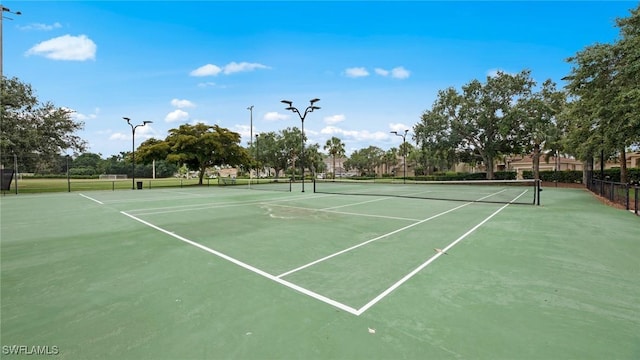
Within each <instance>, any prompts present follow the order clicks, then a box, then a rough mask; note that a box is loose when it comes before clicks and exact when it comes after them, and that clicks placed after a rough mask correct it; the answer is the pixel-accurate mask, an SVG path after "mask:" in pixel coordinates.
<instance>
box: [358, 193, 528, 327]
mask: <svg viewBox="0 0 640 360" xmlns="http://www.w3.org/2000/svg"><path fill="white" fill-rule="evenodd" d="M525 193H526V191H524V192H522V194H520V195H518V196H516V197H515V199H513V200H511V201H510V202H509V203H508V204H505V205H504V206H502V207H501V208H499V209H498V210H496V211H495V212H494V213H493V214H491V215H489V216H488V217H487V218H486V219H484V220H482V221H481V222H480V223H479V224H478V225H476V226H474V227H473V228H471V229H470V230H469V231H467V232H466V233H464V234H462V236H460V237H459V238H457V239H456V240H454V241H453V242H452V243H451V244H449V245H447V247H445V248H444V249H442V252H438V253H436V254H435V255H434V256H432V257H431V258H429V260H427V261H425V262H424V263H423V264H422V265H420V266H418V267H417V268H415V269H414V270H413V271H411V272H410V273H408V274H407V275H405V276H404V277H403V278H402V279H400V280H398V282H396V283H395V284H393V285H391V286H390V287H389V288H388V289H387V290H385V291H383V292H382V293H380V295H378V296H376V297H375V298H373V300H371V301H369V302H368V303H367V304H366V305H364V306H363V307H361V308H360V309H358V310H357V314H356V315H358V316H360V314H362V313H363V312H365V311H367V310H368V309H369V308H370V307H372V306H373V305H375V304H376V303H377V302H378V301H380V300H382V299H383V298H384V297H386V296H387V295H389V294H390V293H391V292H392V291H393V290H395V289H397V288H398V287H399V286H400V285H402V284H404V283H405V282H407V281H408V280H409V279H411V278H412V277H413V276H414V275H415V274H417V273H418V272H420V271H421V270H422V269H424V268H425V267H427V266H428V265H429V264H431V263H432V262H434V261H435V260H436V259H437V258H439V257H440V255H442V254H444V253H446V252H447V250H449V249H451V248H452V247H454V246H455V245H456V244H457V243H459V242H460V241H462V239H464V238H466V237H467V236H469V235H470V234H471V233H472V232H474V231H476V230H477V229H478V228H479V227H480V226H482V225H484V224H485V223H486V222H487V221H489V220H490V219H491V218H492V217H494V216H496V215H497V214H498V213H499V212H501V211H502V210H504V209H505V208H506V207H507V206H509V205H511V204H512V203H513V202H514V201H516V200H517V199H518V198H519V197H521V196H522V195H524V194H525Z"/></svg>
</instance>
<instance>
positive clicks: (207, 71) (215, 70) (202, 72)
mask: <svg viewBox="0 0 640 360" xmlns="http://www.w3.org/2000/svg"><path fill="white" fill-rule="evenodd" d="M221 72H222V69H221V68H220V67H218V66H216V65H213V64H207V65H203V66H200V67H199V68H197V69H195V70H193V71H192V72H190V73H189V75H191V76H216V75H218V74H219V73H221Z"/></svg>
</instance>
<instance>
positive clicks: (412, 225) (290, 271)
mask: <svg viewBox="0 0 640 360" xmlns="http://www.w3.org/2000/svg"><path fill="white" fill-rule="evenodd" d="M469 204H472V203H466V204H462V205H460V206H457V207H455V208H453V209H449V210H447V211H444V212H441V213H439V214H436V215H433V216H431V217H428V218H426V219H422V220H420V221H418V222H415V223H413V224H410V225H407V226H405V227H402V228H400V229H396V230H394V231H392V232H390V233H386V234H383V235H380V236H378V237H376V238H373V239H370V240H367V241H365V242H361V243H360V244H356V245H354V246H352V247H350V248H346V249H344V250H340V251H338V252H336V253H333V254H331V255H327V256H325V257H323V258H320V259H318V260H315V261H312V262H310V263H308V264H305V265H302V266H300V267H297V268H295V269H293V270H289V271H287V272H285V273H282V274H280V275H278V277H279V278H281V277H285V276H287V275H291V274H293V273H294V272H297V271H300V270H302V269H306V268H308V267H309V266H313V265H315V264H317V263H320V262H323V261H325V260H329V259H331V258H333V257H336V256H338V255H341V254H344V253H346V252H348V251H351V250H354V249H357V248H359V247H362V246H365V245H367V244H369V243H372V242H374V241H377V240H380V239H384V238H386V237H388V236H391V235H393V234H396V233H399V232H400V231H404V230H407V229H409V228H412V227H414V226H416V225H420V224H422V223H424V222H427V221H429V220H433V219H435V218H437V217H440V216H442V215H445V214H447V213H450V212H452V211H455V210H458V209H460V208H462V207H465V206H467V205H469Z"/></svg>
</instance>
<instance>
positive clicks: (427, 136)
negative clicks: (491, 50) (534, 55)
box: [414, 70, 532, 179]
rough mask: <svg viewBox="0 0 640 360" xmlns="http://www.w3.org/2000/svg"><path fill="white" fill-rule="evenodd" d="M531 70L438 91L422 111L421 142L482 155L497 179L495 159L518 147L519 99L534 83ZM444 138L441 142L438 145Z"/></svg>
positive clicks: (418, 136) (418, 135) (489, 172)
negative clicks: (517, 102)
mask: <svg viewBox="0 0 640 360" xmlns="http://www.w3.org/2000/svg"><path fill="white" fill-rule="evenodd" d="M529 74H530V72H529V71H528V70H523V71H521V72H520V73H518V74H515V75H511V74H507V73H504V72H498V74H497V75H495V76H488V77H487V81H486V83H484V84H483V83H481V82H480V81H478V80H473V81H471V82H469V83H468V84H466V85H464V86H463V87H462V92H461V93H459V92H458V91H457V90H455V89H454V88H448V89H446V90H441V91H439V92H438V97H437V99H436V101H435V102H434V104H433V106H432V108H431V110H427V111H425V112H424V113H423V115H422V120H421V123H419V124H418V125H417V126H416V128H415V129H414V130H415V134H416V135H415V138H416V139H417V140H418V142H419V143H423V144H430V145H431V148H432V149H434V150H436V149H437V150H442V149H447V150H448V151H456V152H457V153H459V154H460V153H468V154H472V155H473V156H475V157H478V158H479V159H482V161H483V162H484V165H485V167H486V170H487V179H493V161H494V159H495V158H496V156H498V155H499V154H501V153H510V152H513V151H514V150H515V144H516V142H515V140H516V138H517V132H516V129H517V126H514V125H516V124H517V118H516V117H515V116H514V111H513V106H514V104H515V100H516V99H517V98H518V97H520V96H523V95H526V94H527V93H528V92H529V91H530V88H531V86H532V82H531V80H530V78H529ZM439 142H442V143H443V144H441V145H434V144H435V143H439Z"/></svg>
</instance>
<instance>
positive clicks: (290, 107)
mask: <svg viewBox="0 0 640 360" xmlns="http://www.w3.org/2000/svg"><path fill="white" fill-rule="evenodd" d="M285 110H289V111H296V108H294V107H293V106H289V107H287V108H285Z"/></svg>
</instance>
